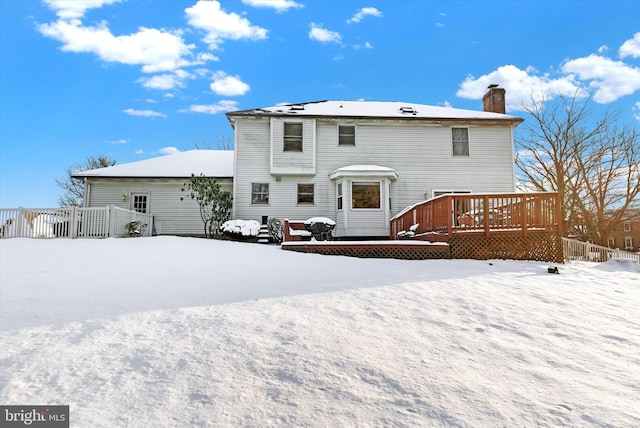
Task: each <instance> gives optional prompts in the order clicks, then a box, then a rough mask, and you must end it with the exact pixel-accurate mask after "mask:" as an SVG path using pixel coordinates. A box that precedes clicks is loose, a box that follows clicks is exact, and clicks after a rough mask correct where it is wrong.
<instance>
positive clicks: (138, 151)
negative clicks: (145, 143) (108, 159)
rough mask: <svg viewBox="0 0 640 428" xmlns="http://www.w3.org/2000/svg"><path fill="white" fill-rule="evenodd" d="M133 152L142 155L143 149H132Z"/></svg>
mask: <svg viewBox="0 0 640 428" xmlns="http://www.w3.org/2000/svg"><path fill="white" fill-rule="evenodd" d="M133 153H135V154H136V155H142V154H144V150H142V149H138V150H136V151H134V152H133Z"/></svg>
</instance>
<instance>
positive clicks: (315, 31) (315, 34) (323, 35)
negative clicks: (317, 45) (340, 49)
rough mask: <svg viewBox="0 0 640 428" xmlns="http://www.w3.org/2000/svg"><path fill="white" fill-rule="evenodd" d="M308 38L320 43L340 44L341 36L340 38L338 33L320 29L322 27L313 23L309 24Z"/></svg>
mask: <svg viewBox="0 0 640 428" xmlns="http://www.w3.org/2000/svg"><path fill="white" fill-rule="evenodd" d="M309 38H310V39H311V40H316V41H318V42H322V43H329V42H335V43H340V40H341V39H342V36H340V33H336V32H335V31H329V30H327V29H325V28H322V26H319V25H317V24H315V23H311V30H310V31H309Z"/></svg>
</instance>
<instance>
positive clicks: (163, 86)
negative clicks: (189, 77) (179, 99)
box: [138, 74, 184, 91]
mask: <svg viewBox="0 0 640 428" xmlns="http://www.w3.org/2000/svg"><path fill="white" fill-rule="evenodd" d="M138 82H140V83H142V86H144V87H145V88H147V89H159V90H163V91H167V90H169V89H173V88H175V87H181V88H182V87H184V79H182V78H180V77H179V76H178V75H176V74H158V75H155V76H153V77H148V78H142V79H139V80H138Z"/></svg>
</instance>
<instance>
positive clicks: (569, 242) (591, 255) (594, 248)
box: [562, 238, 640, 264]
mask: <svg viewBox="0 0 640 428" xmlns="http://www.w3.org/2000/svg"><path fill="white" fill-rule="evenodd" d="M562 251H563V252H564V259H565V260H582V261H588V262H606V261H607V260H610V259H630V260H634V261H635V262H636V263H638V264H640V254H638V253H631V252H629V251H622V250H618V249H614V248H607V247H602V246H600V245H594V244H591V243H589V242H582V241H578V240H577V239H568V238H562Z"/></svg>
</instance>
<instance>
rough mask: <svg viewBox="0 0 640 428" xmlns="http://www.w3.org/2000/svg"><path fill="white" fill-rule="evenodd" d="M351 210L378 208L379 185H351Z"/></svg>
mask: <svg viewBox="0 0 640 428" xmlns="http://www.w3.org/2000/svg"><path fill="white" fill-rule="evenodd" d="M351 198H352V204H351V207H352V208H380V183H356V182H354V183H352V184H351Z"/></svg>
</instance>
